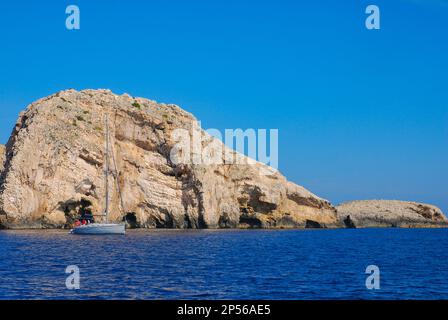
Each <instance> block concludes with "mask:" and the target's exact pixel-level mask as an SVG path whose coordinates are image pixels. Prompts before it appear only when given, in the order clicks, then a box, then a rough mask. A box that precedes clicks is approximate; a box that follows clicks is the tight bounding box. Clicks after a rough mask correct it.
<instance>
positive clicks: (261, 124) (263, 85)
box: [0, 0, 448, 213]
mask: <svg viewBox="0 0 448 320" xmlns="http://www.w3.org/2000/svg"><path fill="white" fill-rule="evenodd" d="M69 4H77V5H78V6H79V7H80V10H81V30H79V31H68V30H66V28H65V18H66V15H65V8H66V6H67V5H69ZM369 4H376V5H378V6H379V7H380V9H381V30H377V31H369V30H367V29H366V28H365V27H364V20H365V18H366V14H365V13H364V10H365V8H366V6H367V5H369ZM0 46H1V50H0V124H1V125H0V143H5V142H6V141H7V139H8V137H9V134H10V132H11V129H12V127H13V125H14V123H15V120H16V118H17V114H18V113H19V111H20V110H22V109H24V108H25V107H26V105H27V104H29V103H30V102H32V101H34V100H36V99H38V98H41V97H44V96H47V95H49V94H51V93H54V92H56V91H59V90H62V89H67V88H75V89H78V90H80V89H85V88H109V89H111V90H113V91H114V92H116V93H123V92H128V93H129V94H131V95H134V96H143V97H147V98H151V99H155V100H157V101H160V102H167V103H176V104H178V105H180V106H182V107H183V108H185V109H187V110H188V111H190V112H192V113H193V114H195V115H196V116H197V118H198V119H200V120H201V121H202V125H203V127H205V128H218V129H221V130H224V129H225V128H243V129H246V128H267V129H269V128H278V129H279V147H280V156H279V165H280V170H281V171H282V173H284V174H285V175H286V176H287V177H288V178H289V179H290V180H292V181H294V182H296V183H299V184H301V185H304V186H305V187H307V188H309V189H310V190H312V191H313V192H315V193H316V194H318V195H320V196H322V197H325V198H327V199H329V200H331V201H332V202H333V203H339V202H341V201H346V200H352V199H372V198H381V199H403V200H416V201H424V202H429V203H434V204H436V205H439V206H440V207H442V209H444V211H446V212H447V213H448V188H447V181H448V170H447V167H448V148H447V141H448V85H447V84H448V82H447V78H448V59H447V57H448V2H447V1H446V0H425V1H424V0H387V1H377V0H374V1H297V0H290V1H284V0H276V1H273V0H272V1H260V0H258V1H247V0H226V1H218V0H214V1H212V0H209V1H198V0H189V1H181V0H171V1H166V0H164V1H162V0H158V1H155V0H148V1H137V0H127V1H110V0H109V1H92V0H89V1H86V0H73V1H71V2H67V1H49V0H47V1H21V0H15V1H11V0H9V1H7V0H5V1H1V2H0Z"/></svg>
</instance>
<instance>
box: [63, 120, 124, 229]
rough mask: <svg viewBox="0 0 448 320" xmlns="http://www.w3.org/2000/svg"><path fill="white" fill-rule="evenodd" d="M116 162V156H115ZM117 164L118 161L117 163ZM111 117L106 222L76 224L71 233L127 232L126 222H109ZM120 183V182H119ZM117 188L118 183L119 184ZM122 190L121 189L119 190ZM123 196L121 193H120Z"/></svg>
mask: <svg viewBox="0 0 448 320" xmlns="http://www.w3.org/2000/svg"><path fill="white" fill-rule="evenodd" d="M114 163H115V158H114ZM115 166H116V163H115ZM109 170H110V168H109V117H108V115H106V168H105V170H104V173H105V186H106V195H105V198H106V199H105V212H104V215H103V216H104V217H105V223H96V222H94V223H88V224H83V225H79V226H75V227H74V228H73V229H72V230H71V231H70V233H72V234H97V235H99V234H125V233H126V227H125V223H109ZM117 183H118V182H117ZM117 188H119V187H118V185H117ZM119 192H120V191H119ZM120 196H121V194H120Z"/></svg>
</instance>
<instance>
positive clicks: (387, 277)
mask: <svg viewBox="0 0 448 320" xmlns="http://www.w3.org/2000/svg"><path fill="white" fill-rule="evenodd" d="M447 239H448V229H365V230H361V229H355V230H348V229H347V230H283V231H275V230H258V231H254V230H225V231H223V230H188V231H184V230H135V231H134V230H131V231H128V233H127V234H126V235H125V236H79V235H70V234H68V233H67V232H66V231H51V230H44V231H43V230H42V231H1V232H0V243H1V245H0V278H1V281H0V299H61V298H62V299H111V298H114V299H318V298H319V299H359V298H362V299H412V298H422V299H432V298H439V299H440V298H445V299H446V298H448V266H447V265H446V261H447V258H448V250H447V249H448V243H447ZM371 264H374V265H377V266H379V268H380V270H381V289H380V290H374V291H371V290H367V289H366V287H365V279H366V276H367V275H366V274H365V273H364V271H365V268H366V267H367V266H368V265H371ZM69 265H77V266H78V267H79V268H80V272H81V289H80V290H68V289H67V288H66V287H65V280H66V277H67V276H68V275H67V274H65V268H66V267H67V266H69Z"/></svg>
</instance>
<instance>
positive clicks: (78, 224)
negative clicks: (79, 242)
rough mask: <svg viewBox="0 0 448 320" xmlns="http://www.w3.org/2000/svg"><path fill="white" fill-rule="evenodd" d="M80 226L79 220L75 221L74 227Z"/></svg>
mask: <svg viewBox="0 0 448 320" xmlns="http://www.w3.org/2000/svg"><path fill="white" fill-rule="evenodd" d="M80 225H81V222H79V220H78V219H76V221H75V226H77V227H79V226H80Z"/></svg>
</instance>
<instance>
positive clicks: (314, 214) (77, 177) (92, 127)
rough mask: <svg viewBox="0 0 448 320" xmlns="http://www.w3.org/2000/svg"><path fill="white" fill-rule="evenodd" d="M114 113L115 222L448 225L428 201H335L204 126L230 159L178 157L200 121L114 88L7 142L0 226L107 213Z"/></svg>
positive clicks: (47, 104)
mask: <svg viewBox="0 0 448 320" xmlns="http://www.w3.org/2000/svg"><path fill="white" fill-rule="evenodd" d="M105 113H107V114H109V115H110V117H111V140H112V144H113V146H114V148H113V150H112V152H114V155H115V157H116V167H117V170H116V171H115V173H114V178H115V179H116V184H117V189H116V190H112V194H111V195H110V202H111V213H112V214H111V219H112V221H115V222H118V221H122V219H123V217H125V218H126V221H127V223H128V226H129V227H132V228H277V229H281V228H350V227H356V228H362V227H446V226H447V219H446V217H445V216H444V214H443V213H442V212H441V210H440V209H438V208H436V207H434V206H431V205H426V204H419V203H414V202H402V201H386V200H372V201H354V202H350V203H345V204H342V205H340V206H337V207H335V206H333V205H332V204H331V203H330V202H329V201H327V200H325V199H322V198H320V197H318V196H316V195H315V194H313V193H311V192H310V191H308V190H307V189H305V188H303V187H301V186H299V185H296V184H294V183H292V182H289V181H287V179H286V178H285V177H284V176H282V175H281V174H280V173H279V172H277V171H272V170H270V168H269V167H267V166H266V165H264V164H262V163H259V162H254V161H251V160H249V159H248V158H246V157H245V156H243V155H241V154H238V153H237V152H235V151H233V150H230V149H228V148H227V147H225V146H224V145H223V144H222V143H221V142H220V141H218V140H216V139H214V138H212V137H211V136H209V135H207V134H206V133H205V132H204V131H203V130H202V129H199V131H200V136H201V146H202V147H204V148H207V147H209V146H210V145H211V144H215V145H220V146H221V148H222V150H223V154H218V158H219V159H220V160H222V163H217V164H190V163H180V164H179V163H175V162H173V161H172V150H173V149H174V148H175V147H176V139H175V138H173V136H175V135H174V134H173V133H174V132H175V131H176V130H178V129H179V128H181V129H182V130H185V131H186V132H190V133H191V132H193V130H196V129H195V128H196V127H197V125H198V121H197V120H196V119H195V118H194V116H193V115H191V114H190V113H188V112H186V111H184V110H183V109H181V108H180V107H178V106H176V105H172V104H162V103H157V102H155V101H151V100H148V99H143V98H136V97H131V96H129V95H127V94H124V95H115V94H113V93H112V92H111V91H109V90H83V91H76V90H65V91H61V92H59V93H56V94H54V95H51V96H49V97H46V98H43V99H40V100H38V101H36V102H34V103H32V104H31V105H29V106H28V107H27V108H26V110H25V111H24V112H22V113H21V114H20V115H19V118H18V120H17V123H16V125H15V127H14V129H13V132H12V134H11V137H10V139H9V141H8V143H7V144H6V146H2V145H0V228H3V229H26V228H32V229H43V228H70V227H71V225H72V223H73V221H74V220H75V219H76V217H77V216H78V215H79V214H80V212H82V211H83V210H90V211H92V212H102V210H103V208H102V207H103V202H102V199H104V194H105V190H104V185H103V184H104V181H103V167H104V163H103V159H104V151H103V146H104V143H105V139H104V130H103V129H104V128H103V119H104V114H105ZM191 134H194V133H191ZM229 155H230V156H231V158H232V159H239V160H243V161H242V162H241V161H239V162H237V163H234V162H229V161H228V159H229ZM221 158H222V159H221ZM117 190H122V192H121V194H122V196H121V197H120V196H119V195H120V193H119V192H118V191H117Z"/></svg>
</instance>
